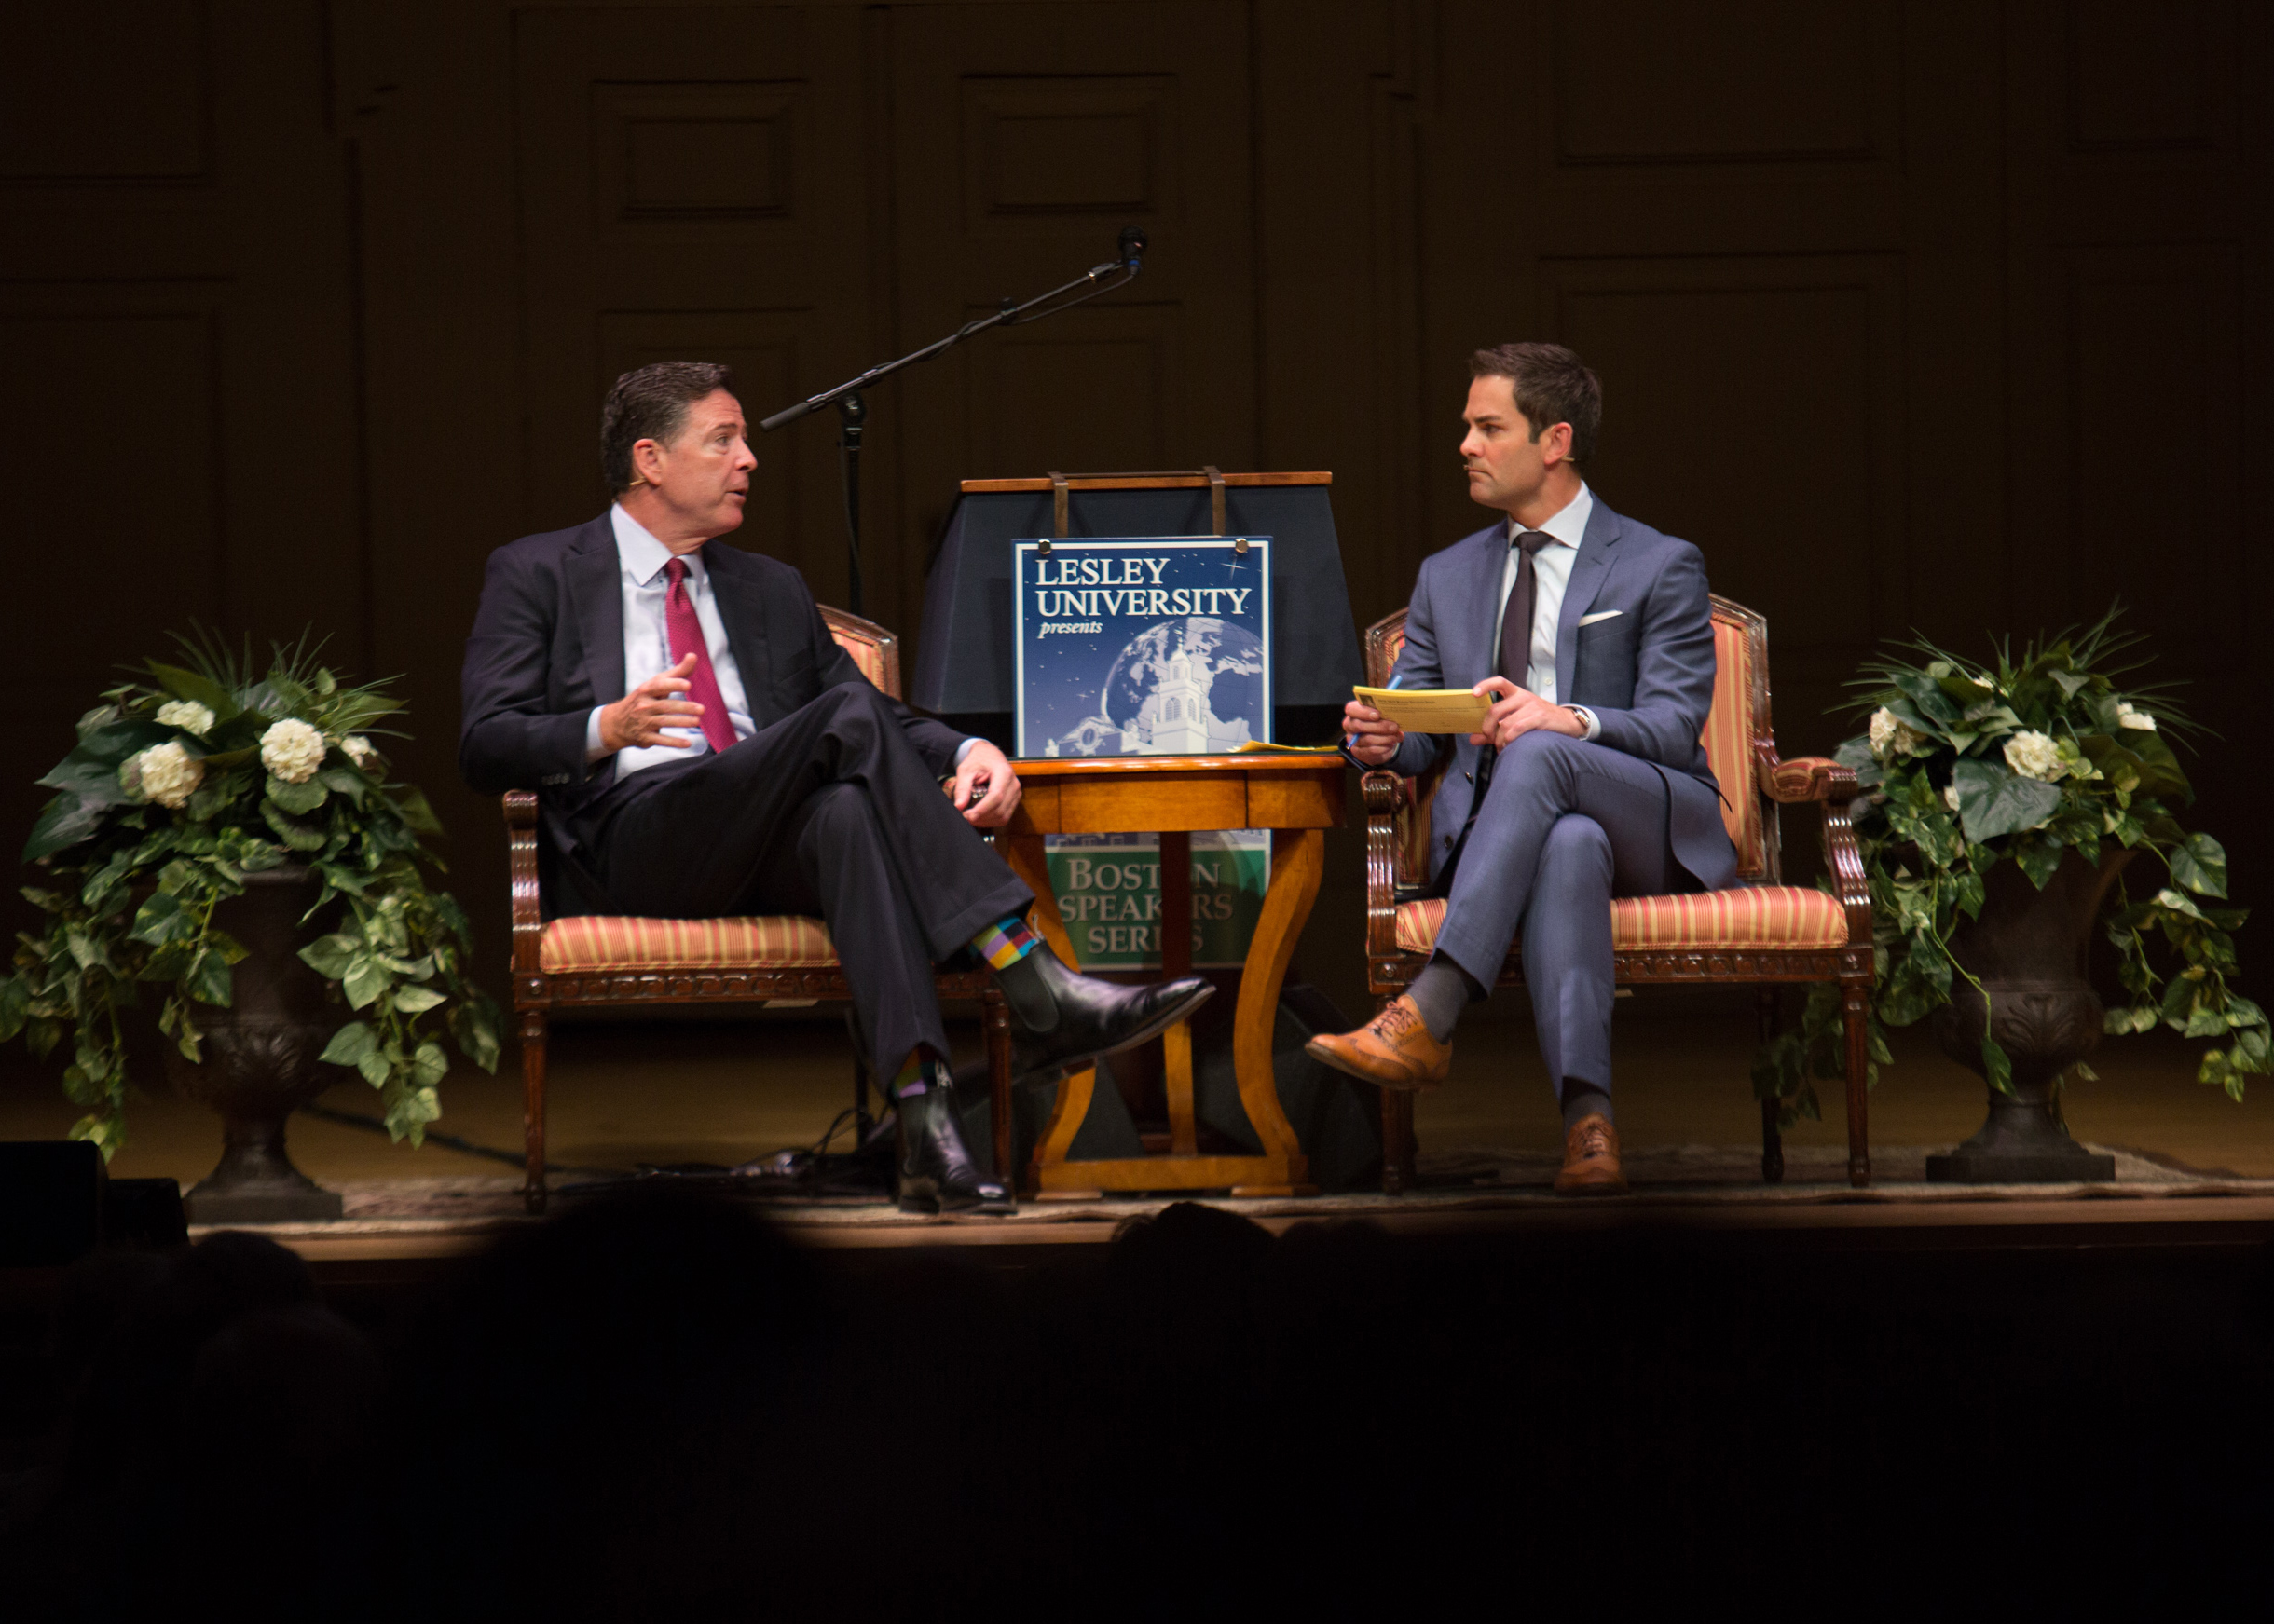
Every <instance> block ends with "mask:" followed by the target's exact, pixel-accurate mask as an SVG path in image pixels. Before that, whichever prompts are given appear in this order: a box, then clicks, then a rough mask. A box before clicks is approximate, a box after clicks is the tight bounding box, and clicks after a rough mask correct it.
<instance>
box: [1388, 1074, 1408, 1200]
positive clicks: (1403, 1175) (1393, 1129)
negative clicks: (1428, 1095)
mask: <svg viewBox="0 0 2274 1624" xmlns="http://www.w3.org/2000/svg"><path fill="white" fill-rule="evenodd" d="M1381 1096H1382V1194H1385V1195H1403V1194H1405V1192H1406V1191H1408V1190H1410V1189H1412V1188H1413V1185H1414V1097H1413V1096H1412V1095H1411V1094H1409V1093H1407V1092H1406V1091H1405V1090H1404V1089H1403V1088H1384V1089H1382V1090H1381Z"/></svg>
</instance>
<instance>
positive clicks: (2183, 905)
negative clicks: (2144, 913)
mask: <svg viewBox="0 0 2274 1624" xmlns="http://www.w3.org/2000/svg"><path fill="white" fill-rule="evenodd" d="M2156 901H2157V902H2158V905H2160V906H2161V907H2164V908H2170V909H2171V911H2172V912H2173V913H2177V914H2185V915H2186V917H2187V918H2189V919H2202V918H2203V910H2202V909H2201V908H2198V907H2196V906H2195V904H2194V903H2193V902H2192V901H2191V900H2189V899H2188V898H2187V897H2186V896H2185V895H2184V894H2181V893H2179V892H2176V891H2173V890H2172V889H2171V887H2170V886H2168V885H2167V886H2165V887H2164V888H2163V889H2162V890H2161V891H2158V893H2157V894H2156ZM2204 922H2205V923H2209V922H2210V921H2207V920H2206V921H2204Z"/></svg>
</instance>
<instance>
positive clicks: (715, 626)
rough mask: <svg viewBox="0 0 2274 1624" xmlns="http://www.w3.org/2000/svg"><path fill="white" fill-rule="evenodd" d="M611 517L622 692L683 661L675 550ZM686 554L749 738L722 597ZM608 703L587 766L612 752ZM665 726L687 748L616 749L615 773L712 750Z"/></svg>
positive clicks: (707, 643) (587, 724) (596, 710)
mask: <svg viewBox="0 0 2274 1624" xmlns="http://www.w3.org/2000/svg"><path fill="white" fill-rule="evenodd" d="M608 521H609V525H610V527H611V528H613V529H614V531H615V532H616V566H617V580H618V583H619V586H620V589H621V590H622V592H623V691H624V692H626V693H630V692H631V691H632V690H633V689H636V688H637V687H638V686H639V685H640V684H641V683H643V682H645V681H647V680H648V679H649V678H650V677H651V676H662V675H663V674H664V672H666V671H668V670H670V669H671V668H672V666H674V665H675V664H677V663H678V662H677V661H675V660H673V659H672V658H671V629H670V625H669V623H668V622H667V621H665V619H664V598H665V597H666V596H667V595H668V594H669V593H670V588H671V581H670V579H669V577H667V576H666V575H665V574H664V566H666V565H668V564H669V563H670V562H671V557H672V553H671V549H670V548H668V547H666V546H664V544H663V543H662V542H661V541H658V540H657V539H655V537H654V535H653V534H652V533H651V532H650V531H649V529H648V527H647V526H646V525H642V524H641V523H640V522H639V521H638V520H637V519H635V518H633V517H632V515H631V514H629V513H627V512H624V511H623V505H622V504H621V503H619V504H616V505H614V506H611V507H610V509H609V511H608ZM685 556H686V559H687V595H688V596H689V597H690V598H692V599H693V600H694V606H695V620H696V621H698V622H699V623H700V624H701V625H702V627H703V643H704V647H705V648H708V649H709V650H710V662H711V675H712V676H715V677H717V678H718V679H719V698H721V699H723V700H724V701H726V716H727V720H728V721H730V722H732V723H733V726H734V737H735V738H736V739H737V740H741V739H747V738H748V737H749V736H750V735H751V734H752V733H754V732H756V731H757V730H758V727H757V724H756V723H755V722H753V721H752V720H751V719H750V702H749V699H748V696H747V694H746V693H745V692H744V690H743V686H742V670H741V668H740V667H739V666H737V665H736V664H735V663H734V650H733V647H732V646H731V645H729V643H728V642H727V636H726V622H725V621H722V620H720V619H719V600H718V596H717V594H714V593H713V592H712V591H711V583H710V572H709V571H707V570H705V568H704V567H703V555H702V553H700V552H696V553H687V554H686V555H685ZM604 708H606V707H604V706H600V705H595V706H594V707H593V709H592V714H591V715H590V716H586V717H585V719H584V760H585V763H586V765H588V766H589V765H591V764H593V763H595V762H597V761H599V760H600V759H601V758H602V757H606V756H607V755H608V747H607V745H605V744H602V743H601V742H600V712H601V711H602V710H603V709H604ZM664 731H665V732H668V733H673V734H677V735H678V737H680V738H683V739H685V740H687V742H688V744H687V748H685V749H683V750H682V749H679V748H678V747H676V746H674V745H670V744H645V745H635V746H634V747H632V748H631V749H628V750H619V751H617V752H616V761H615V773H616V776H617V777H618V778H622V777H623V776H624V775H625V774H627V773H632V772H637V771H640V769H642V768H644V767H653V766H654V765H655V764H656V763H657V762H659V761H684V760H688V759H690V758H692V757H697V756H700V755H702V754H703V753H704V752H705V750H708V749H709V748H710V741H709V740H708V739H705V737H704V736H703V730H702V729H701V728H699V727H698V728H666V729H664ZM978 743H979V741H978V740H977V739H976V738H973V739H966V740H965V741H964V742H963V743H962V744H958V745H957V746H956V747H955V765H956V766H958V767H961V766H962V765H963V764H964V757H966V756H968V755H969V754H971V747H972V746H973V745H974V744H978Z"/></svg>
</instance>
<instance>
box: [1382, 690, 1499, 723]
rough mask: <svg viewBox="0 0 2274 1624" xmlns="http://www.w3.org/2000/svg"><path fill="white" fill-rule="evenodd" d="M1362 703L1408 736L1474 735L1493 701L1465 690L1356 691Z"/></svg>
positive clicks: (1489, 710)
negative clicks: (1436, 734) (1395, 724)
mask: <svg viewBox="0 0 2274 1624" xmlns="http://www.w3.org/2000/svg"><path fill="white" fill-rule="evenodd" d="M1351 691H1352V692H1353V693H1355V694H1357V695H1358V699H1359V703H1361V704H1365V705H1370V706H1372V707H1373V708H1374V709H1375V710H1377V711H1378V712H1379V713H1380V714H1381V716H1382V719H1383V720H1384V721H1388V722H1395V723H1397V725H1398V726H1399V727H1401V728H1404V730H1406V731H1407V732H1409V733H1473V732H1475V731H1476V730H1477V729H1478V728H1480V727H1482V726H1483V725H1484V721H1485V717H1486V716H1487V715H1489V714H1490V712H1491V710H1492V702H1491V701H1490V700H1489V699H1487V698H1486V697H1485V696H1484V695H1483V694H1481V693H1475V692H1473V691H1472V690H1470V689H1465V688H1356V689H1351Z"/></svg>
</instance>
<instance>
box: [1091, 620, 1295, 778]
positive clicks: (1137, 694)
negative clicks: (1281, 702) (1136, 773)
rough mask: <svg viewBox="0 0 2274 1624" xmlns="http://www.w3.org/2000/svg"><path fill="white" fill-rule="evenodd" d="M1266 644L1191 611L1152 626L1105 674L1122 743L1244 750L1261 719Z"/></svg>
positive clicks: (1107, 712) (1108, 711)
mask: <svg viewBox="0 0 2274 1624" xmlns="http://www.w3.org/2000/svg"><path fill="white" fill-rule="evenodd" d="M1263 680H1264V648H1263V644H1262V642H1261V641H1260V640H1258V638H1257V637H1256V635H1255V634H1254V633H1253V632H1251V631H1249V630H1248V629H1247V628H1246V627H1245V626H1238V625H1232V624H1229V623H1227V622H1226V621H1219V620H1216V619H1215V618H1213V617H1212V616H1208V615H1192V616H1188V617H1186V618H1185V619H1183V620H1175V621H1159V622H1158V623H1156V624H1154V625H1150V626H1147V627H1146V628H1145V629H1144V631H1142V632H1140V633H1138V634H1137V635H1136V636H1134V637H1132V638H1130V640H1129V643H1128V645H1127V646H1126V647H1124V648H1122V650H1121V652H1120V654H1119V655H1118V656H1116V658H1115V660H1114V662H1113V666H1112V668H1111V669H1110V670H1108V671H1107V673H1106V676H1105V688H1104V691H1103V693H1102V694H1101V695H1100V696H1099V700H1100V703H1099V707H1098V708H1099V710H1100V711H1101V712H1102V713H1103V716H1104V717H1105V718H1106V719H1107V720H1108V721H1110V722H1111V723H1112V724H1113V725H1114V726H1115V727H1116V728H1118V729H1120V730H1121V731H1122V734H1123V743H1122V745H1121V747H1122V748H1123V749H1125V750H1126V749H1131V748H1135V749H1154V750H1175V751H1179V752H1185V751H1199V750H1223V749H1237V748H1239V746H1240V744H1244V743H1246V742H1247V741H1248V740H1249V739H1251V738H1253V737H1255V736H1256V734H1255V733H1254V732H1253V731H1252V730H1251V727H1252V725H1253V724H1252V723H1251V721H1250V718H1255V719H1257V720H1260V719H1261V716H1262V706H1263Z"/></svg>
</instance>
